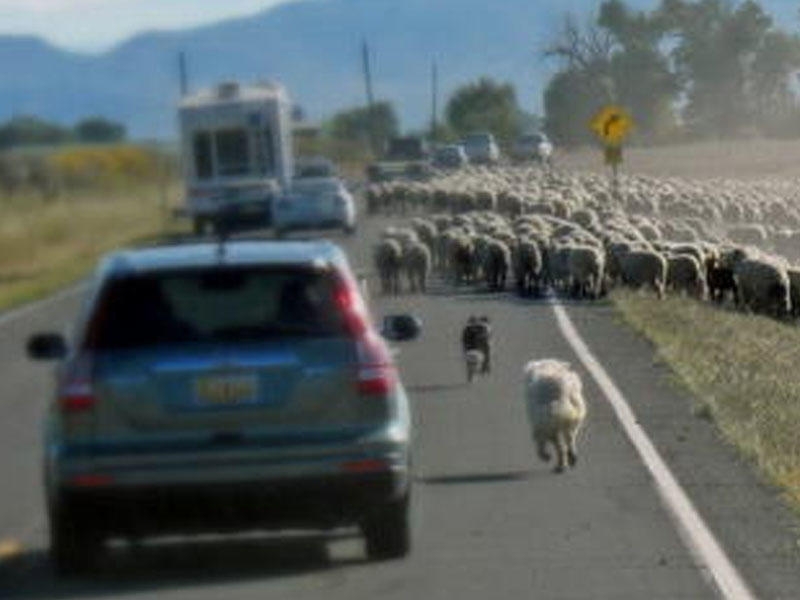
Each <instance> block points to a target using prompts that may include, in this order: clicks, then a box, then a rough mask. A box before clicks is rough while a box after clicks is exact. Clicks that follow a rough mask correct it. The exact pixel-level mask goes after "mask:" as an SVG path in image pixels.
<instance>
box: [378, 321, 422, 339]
mask: <svg viewBox="0 0 800 600" xmlns="http://www.w3.org/2000/svg"><path fill="white" fill-rule="evenodd" d="M421 333H422V321H420V320H419V319H418V318H417V317H415V316H413V315H388V316H386V317H384V318H383V327H382V328H381V335H382V336H383V337H385V338H386V339H387V340H389V341H392V342H407V341H410V340H413V339H416V338H418V337H419V336H420V334H421Z"/></svg>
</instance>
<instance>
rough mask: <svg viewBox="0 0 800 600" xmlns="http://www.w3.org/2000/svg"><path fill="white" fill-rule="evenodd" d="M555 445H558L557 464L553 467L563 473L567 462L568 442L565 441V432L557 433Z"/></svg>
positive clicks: (555, 471) (556, 471)
mask: <svg viewBox="0 0 800 600" xmlns="http://www.w3.org/2000/svg"><path fill="white" fill-rule="evenodd" d="M553 445H554V446H555V447H556V466H555V467H554V468H553V472H554V473H563V472H564V467H565V466H566V463H567V444H566V443H565V440H564V433H563V432H558V433H556V435H555V436H554V439H553Z"/></svg>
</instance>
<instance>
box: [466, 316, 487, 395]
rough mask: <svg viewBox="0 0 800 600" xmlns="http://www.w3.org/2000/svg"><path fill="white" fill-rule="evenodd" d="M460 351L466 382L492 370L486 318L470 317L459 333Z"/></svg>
mask: <svg viewBox="0 0 800 600" xmlns="http://www.w3.org/2000/svg"><path fill="white" fill-rule="evenodd" d="M461 350H462V352H463V353H464V362H465V364H466V368H467V381H468V382H470V383H471V382H472V380H473V378H474V377H475V375H476V374H478V373H481V374H483V375H487V374H489V373H490V372H491V370H492V327H491V324H490V323H489V318H488V317H480V318H479V317H474V316H472V317H470V318H469V320H468V321H467V324H466V325H465V326H464V329H463V331H462V332H461Z"/></svg>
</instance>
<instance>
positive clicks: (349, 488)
mask: <svg viewBox="0 0 800 600" xmlns="http://www.w3.org/2000/svg"><path fill="white" fill-rule="evenodd" d="M419 331H420V329H419V322H418V321H417V320H416V319H414V318H413V317H409V316H404V315H399V316H394V317H387V319H386V321H385V324H384V330H383V331H382V332H381V333H379V332H378V331H377V329H376V327H375V325H374V324H373V322H372V320H371V318H370V316H369V314H368V310H367V308H366V306H365V303H364V301H363V299H362V297H361V294H360V290H359V287H358V284H357V283H356V280H355V278H354V276H353V273H352V272H351V269H350V267H349V266H348V264H347V260H346V258H345V255H344V253H343V252H342V251H341V250H340V249H339V248H338V247H337V246H335V245H334V244H332V243H329V242H274V241H229V242H225V243H222V244H216V243H205V242H195V243H189V244H178V245H170V246H160V247H150V248H138V249H131V250H124V251H119V252H116V253H114V254H112V255H110V256H108V257H107V258H106V259H105V260H104V261H102V264H101V265H100V266H99V268H98V269H97V271H96V273H95V275H94V278H93V279H92V283H91V286H90V290H89V292H88V295H87V299H86V301H85V304H84V306H83V308H82V310H81V312H80V314H79V316H78V319H77V323H76V327H75V328H74V331H73V335H72V336H71V338H70V339H69V340H67V339H65V338H64V337H62V336H60V335H58V334H53V333H49V334H38V335H36V336H33V337H32V338H31V339H30V340H29V342H28V352H29V355H30V356H32V357H33V358H37V359H54V360H59V361H60V362H59V366H58V370H57V382H56V390H55V397H54V398H53V401H52V403H51V404H50V409H49V413H48V416H47V420H46V433H45V444H46V452H45V482H46V493H47V507H48V512H49V521H50V536H51V554H52V558H53V561H54V563H55V565H56V568H57V569H58V570H59V571H61V572H74V571H77V570H80V569H83V568H86V567H87V566H88V565H89V564H90V559H91V558H92V556H93V555H94V553H95V552H96V551H97V550H99V549H101V547H102V543H103V541H104V540H105V539H106V538H107V537H112V536H115V537H128V538H138V537H141V536H145V535H148V534H154V533H159V534H161V533H171V532H175V533H191V532H200V531H212V532H225V531H237V530H242V529H285V528H309V527H313V528H320V529H327V528H333V527H338V526H342V525H358V526H360V528H361V530H362V532H363V534H364V536H365V539H366V549H367V553H368V555H369V556H370V557H372V558H379V559H380V558H393V557H401V556H403V555H405V554H406V553H407V552H408V550H409V547H410V532H409V518H408V510H409V497H410V487H411V485H410V476H409V464H410V438H411V422H410V417H409V406H408V401H407V398H406V394H405V391H404V389H403V386H402V385H401V382H400V379H399V377H398V371H397V369H396V367H395V365H394V363H393V360H392V357H391V353H390V351H389V350H388V348H387V345H386V341H385V339H384V338H388V339H391V340H397V341H400V340H405V339H411V338H413V337H416V336H417V335H418V334H419Z"/></svg>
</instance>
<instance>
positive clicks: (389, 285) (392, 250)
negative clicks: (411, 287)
mask: <svg viewBox="0 0 800 600" xmlns="http://www.w3.org/2000/svg"><path fill="white" fill-rule="evenodd" d="M402 265H403V250H402V247H401V246H400V244H399V243H398V242H397V241H396V240H391V239H385V240H382V241H381V242H380V243H379V244H378V246H377V248H376V249H375V266H376V267H377V269H378V274H379V275H380V278H381V290H382V291H383V293H384V294H387V295H388V294H391V295H394V296H396V295H397V294H399V293H400V270H401V267H402Z"/></svg>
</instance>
